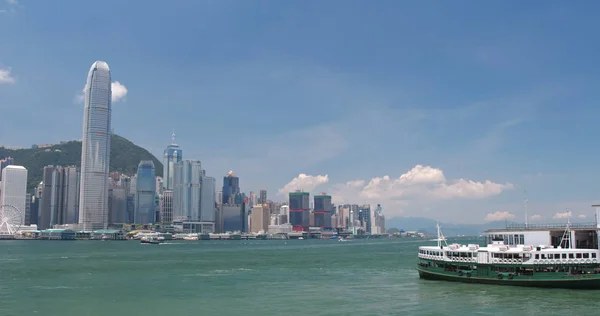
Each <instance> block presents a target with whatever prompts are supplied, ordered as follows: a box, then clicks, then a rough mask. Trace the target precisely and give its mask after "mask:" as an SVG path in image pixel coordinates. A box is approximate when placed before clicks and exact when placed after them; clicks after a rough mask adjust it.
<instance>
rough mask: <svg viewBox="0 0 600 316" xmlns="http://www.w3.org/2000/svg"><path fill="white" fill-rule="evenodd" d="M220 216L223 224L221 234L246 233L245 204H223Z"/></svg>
mask: <svg viewBox="0 0 600 316" xmlns="http://www.w3.org/2000/svg"><path fill="white" fill-rule="evenodd" d="M220 214H221V220H222V222H223V225H222V227H223V229H222V232H234V231H239V232H246V231H247V228H248V226H247V214H246V211H245V204H223V205H221V211H220Z"/></svg>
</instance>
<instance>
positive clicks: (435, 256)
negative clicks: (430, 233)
mask: <svg viewBox="0 0 600 316" xmlns="http://www.w3.org/2000/svg"><path fill="white" fill-rule="evenodd" d="M597 213H598V212H597ZM599 230H600V223H598V221H597V223H595V225H585V224H578V225H572V224H571V223H570V222H569V223H567V225H566V227H565V225H562V227H561V225H545V226H542V225H539V226H533V227H532V226H531V225H525V226H524V227H523V226H516V225H515V226H512V227H507V228H506V229H498V230H489V231H486V234H487V246H485V247H480V246H479V245H478V244H467V245H460V244H450V245H447V244H446V245H442V241H444V243H445V238H444V237H443V235H442V233H441V231H440V228H439V225H438V238H437V246H421V247H419V262H418V265H417V270H418V272H419V277H420V278H422V279H429V280H444V281H456V282H466V283H480V284H498V285H515V286H530V287H546V288H572V289H600V263H599V261H600V251H599V250H598V231H599ZM528 240H529V241H533V242H535V241H538V242H539V243H535V244H533V243H532V244H527V243H526V242H527V241H528ZM571 244H575V245H578V246H580V247H581V248H574V247H571Z"/></svg>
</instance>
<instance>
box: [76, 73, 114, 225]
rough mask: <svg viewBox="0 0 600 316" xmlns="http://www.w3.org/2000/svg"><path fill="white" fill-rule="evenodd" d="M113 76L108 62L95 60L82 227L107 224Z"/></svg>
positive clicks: (88, 87) (87, 114)
mask: <svg viewBox="0 0 600 316" xmlns="http://www.w3.org/2000/svg"><path fill="white" fill-rule="evenodd" d="M111 97H112V91H111V76H110V68H109V67H108V64H107V63H105V62H103V61H96V62H95V63H94V64H93V65H92V67H91V68H90V71H89V72H88V77H87V82H86V84H85V107H84V113H83V137H82V144H81V181H80V191H79V192H80V193H79V196H80V198H79V202H80V203H79V225H80V229H82V230H96V229H103V228H104V229H105V228H106V227H107V225H108V186H109V177H108V168H109V166H110V130H111V127H110V120H111Z"/></svg>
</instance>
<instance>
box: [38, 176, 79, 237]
mask: <svg viewBox="0 0 600 316" xmlns="http://www.w3.org/2000/svg"><path fill="white" fill-rule="evenodd" d="M80 176H81V175H80V172H79V170H78V169H77V167H75V166H70V167H60V166H46V167H44V170H43V174H42V183H43V189H42V195H41V203H40V207H39V216H40V221H39V225H38V226H39V228H40V229H48V228H52V227H53V226H54V225H64V224H75V223H77V222H78V219H77V217H78V215H79V192H80V185H79V181H80Z"/></svg>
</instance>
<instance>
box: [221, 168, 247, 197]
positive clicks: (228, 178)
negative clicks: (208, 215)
mask: <svg viewBox="0 0 600 316" xmlns="http://www.w3.org/2000/svg"><path fill="white" fill-rule="evenodd" d="M239 194H240V178H238V177H237V176H236V175H235V174H234V173H233V171H229V172H228V173H227V174H226V175H225V177H223V197H222V198H223V200H222V201H221V203H222V204H241V202H242V201H236V197H239ZM238 199H239V198H238Z"/></svg>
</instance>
